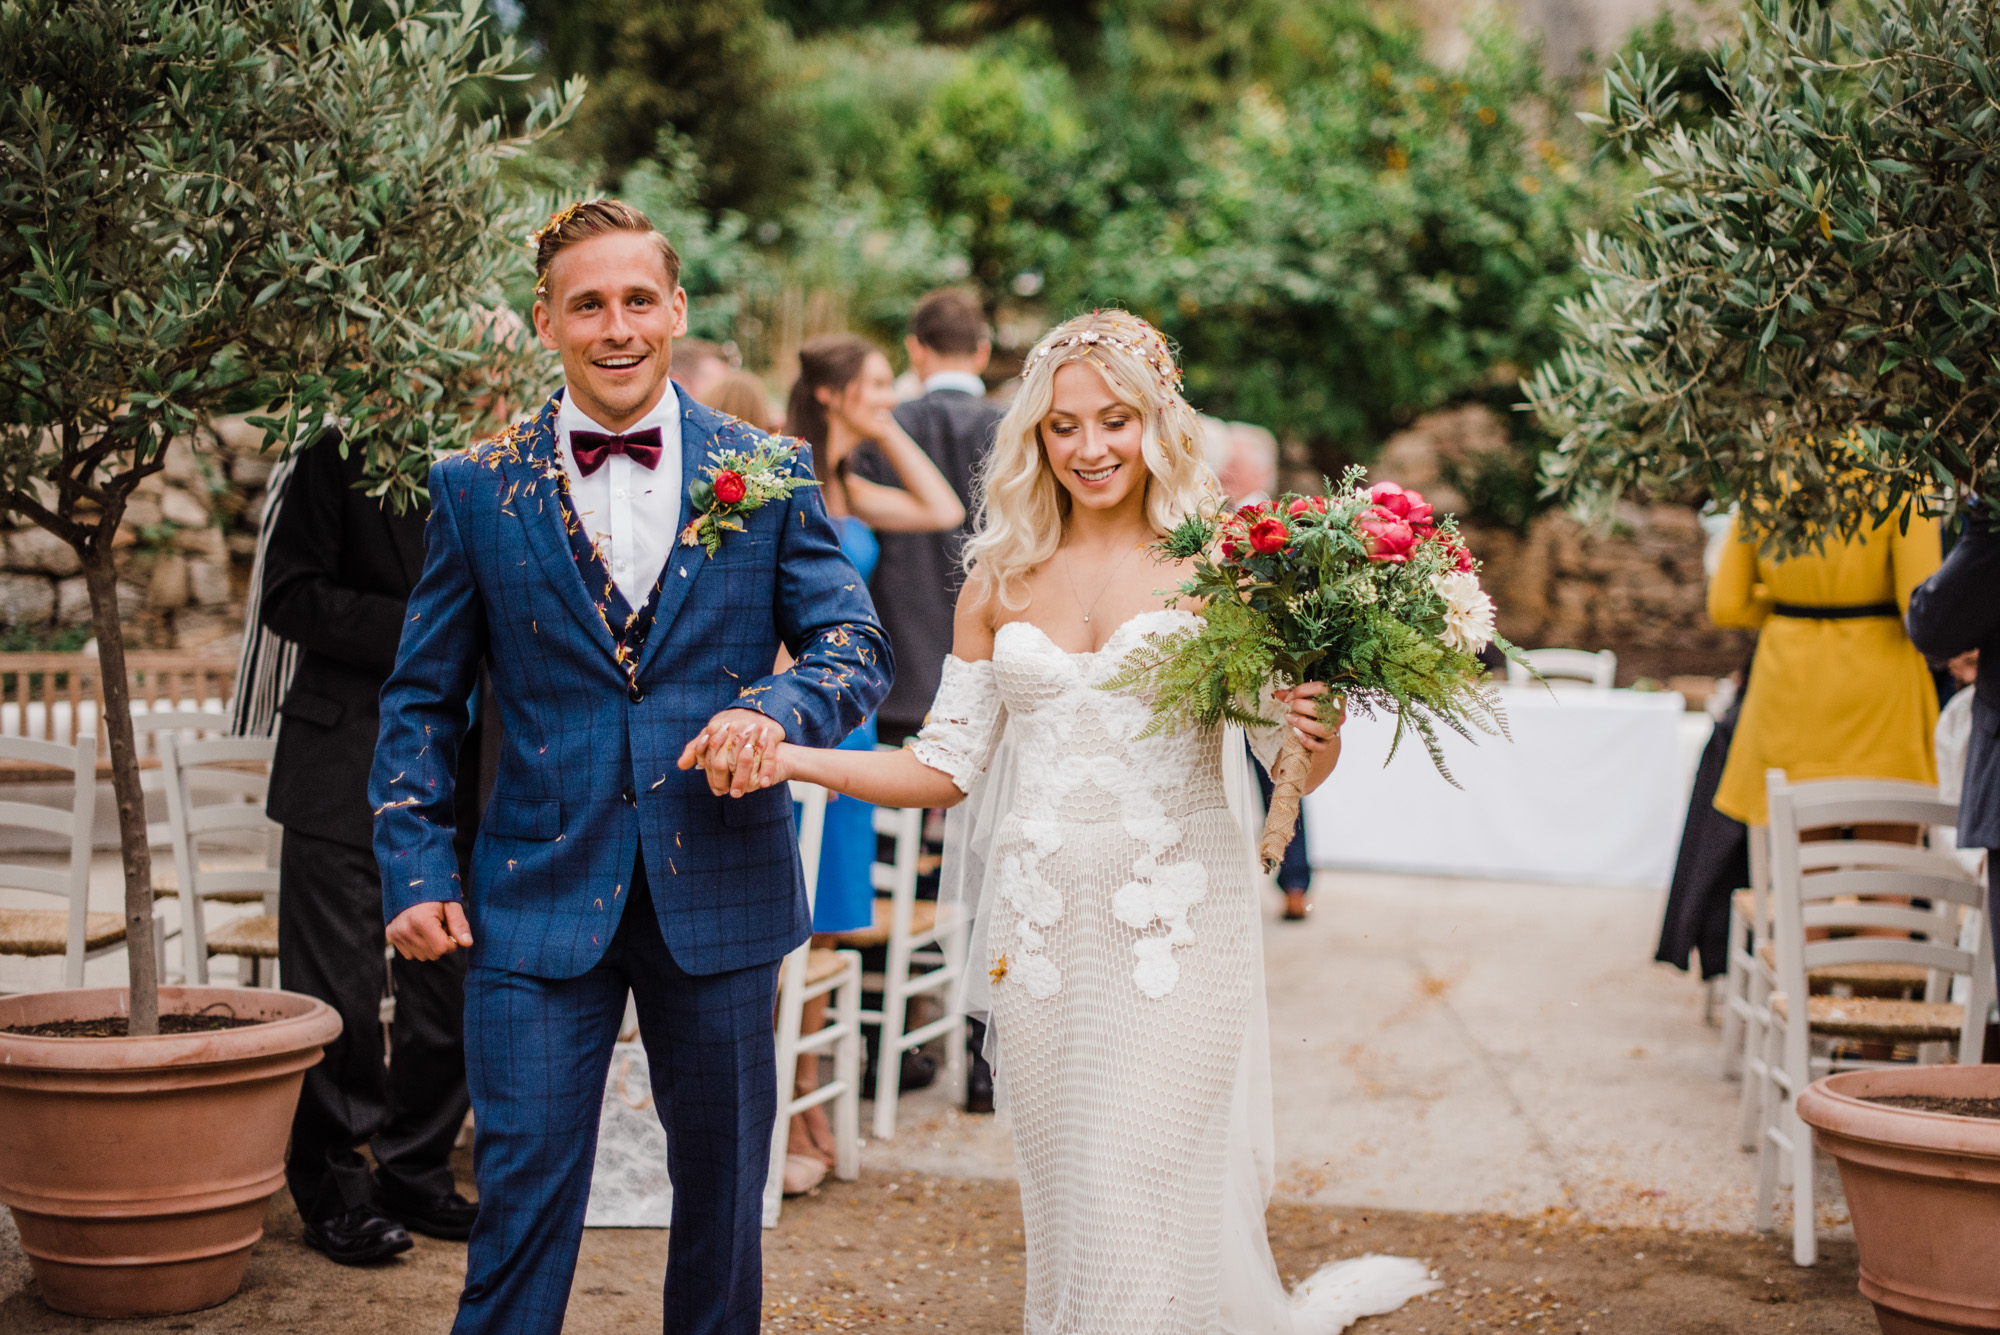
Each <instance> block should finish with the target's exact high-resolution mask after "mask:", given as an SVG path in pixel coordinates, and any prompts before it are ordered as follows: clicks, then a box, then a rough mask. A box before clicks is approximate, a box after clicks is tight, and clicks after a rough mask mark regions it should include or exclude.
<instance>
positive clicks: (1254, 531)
mask: <svg viewBox="0 0 2000 1335" xmlns="http://www.w3.org/2000/svg"><path fill="white" fill-rule="evenodd" d="M1291 540H1292V535H1291V533H1290V532H1289V531H1288V530H1287V529H1286V528H1285V521H1284V520H1282V519H1280V518H1278V517H1277V516H1276V515H1266V516H1265V517H1264V518H1262V519H1260V520H1258V521H1257V522H1256V523H1255V524H1252V525H1251V526H1250V545H1251V546H1252V547H1254V548H1256V549H1257V550H1258V551H1260V552H1262V553H1263V554H1264V555H1266V556H1270V555H1271V554H1273V553H1274V552H1282V551H1284V550H1285V544H1286V543H1288V542H1290V541H1291Z"/></svg>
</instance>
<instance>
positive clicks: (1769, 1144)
mask: <svg viewBox="0 0 2000 1335" xmlns="http://www.w3.org/2000/svg"><path fill="white" fill-rule="evenodd" d="M1772 1032H1773V1033H1774V1034H1775V1032H1776V1026H1773V1027H1772ZM1776 1046H1777V1044H1776V1042H1775V1041H1774V1040H1772V1039H1771V1038H1769V1037H1767V1038H1766V1040H1765V1043H1764V1054H1763V1060H1762V1062H1761V1065H1762V1067H1763V1069H1762V1071H1761V1072H1759V1073H1756V1074H1755V1075H1754V1076H1753V1073H1752V1072H1751V1070H1750V1068H1749V1067H1747V1066H1746V1067H1745V1069H1744V1073H1743V1079H1744V1088H1745V1089H1746V1090H1748V1089H1749V1087H1750V1083H1751V1081H1752V1080H1753V1079H1754V1080H1755V1083H1756V1086H1757V1090H1756V1093H1757V1104H1756V1106H1757V1110H1758V1114H1759V1116H1758V1118H1757V1216H1756V1225H1757V1231H1758V1232H1759V1233H1769V1232H1770V1231H1771V1224H1772V1215H1773V1212H1774V1210H1775V1208H1776V1205H1777V1199H1778V1158H1779V1153H1778V1144H1777V1142H1776V1141H1774V1140H1773V1139H1772V1138H1771V1134H1770V1131H1769V1129H1768V1128H1769V1127H1770V1125H1771V1123H1770V1120H1769V1118H1768V1117H1767V1116H1766V1115H1765V1112H1766V1110H1767V1109H1769V1108H1770V1106H1771V1104H1772V1102H1773V1101H1774V1100H1775V1099H1776V1097H1777V1095H1778V1090H1777V1081H1776V1080H1775V1079H1773V1078H1772V1075H1771V1072H1772V1071H1773V1070H1774V1066H1773V1063H1774V1062H1775V1060H1776V1054H1775V1053H1774V1052H1773V1051H1772V1049H1773V1048H1774V1047H1776Z"/></svg>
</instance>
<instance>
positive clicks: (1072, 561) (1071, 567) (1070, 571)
mask: <svg viewBox="0 0 2000 1335" xmlns="http://www.w3.org/2000/svg"><path fill="white" fill-rule="evenodd" d="M1137 550H1138V548H1136V547H1128V548H1126V549H1125V555H1123V556H1121V557H1119V558H1118V564H1117V565H1115V566H1112V567H1111V573H1110V574H1109V575H1106V576H1105V577H1104V587H1103V588H1101V589H1099V590H1098V591H1097V596H1096V597H1095V598H1093V599H1091V600H1090V606H1089V607H1083V594H1081V593H1080V592H1078V591H1077V587H1076V558H1075V557H1074V556H1072V555H1070V553H1068V552H1064V553H1063V573H1064V574H1066V575H1068V576H1069V595H1070V597H1072V598H1074V599H1076V605H1077V606H1078V607H1083V624H1084V625H1086V626H1087V625H1089V624H1090V614H1091V613H1092V612H1095V611H1096V610H1097V605H1098V604H1099V603H1101V602H1103V601H1104V595H1105V594H1106V593H1109V592H1110V591H1111V581H1112V580H1114V579H1117V578H1118V572H1119V571H1121V570H1123V569H1124V568H1125V563H1126V562H1127V561H1129V560H1131V559H1132V553H1133V552H1135V551H1137Z"/></svg>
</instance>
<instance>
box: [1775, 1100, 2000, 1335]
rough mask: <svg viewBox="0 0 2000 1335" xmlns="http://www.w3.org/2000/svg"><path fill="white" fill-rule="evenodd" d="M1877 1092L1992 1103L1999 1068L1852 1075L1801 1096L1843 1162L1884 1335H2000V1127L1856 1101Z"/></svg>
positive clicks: (1864, 1288)
mask: <svg viewBox="0 0 2000 1335" xmlns="http://www.w3.org/2000/svg"><path fill="white" fill-rule="evenodd" d="M1883 1095H1929V1096H1931V1097H1934V1098H1957V1099H1990V1098H2000V1066H1906V1067H1898V1068H1885V1069H1882V1070H1874V1071H1848V1072H1846V1073H1844V1074H1841V1075H1834V1076H1828V1077H1826V1078H1825V1079H1823V1080H1817V1081H1814V1082H1813V1084H1812V1085H1811V1087H1809V1088H1808V1089H1807V1090H1806V1091H1805V1093H1804V1094H1802V1095H1800V1096H1799V1116H1800V1117H1802V1118H1804V1119H1805V1121H1806V1123H1807V1124H1808V1125H1809V1126H1811V1127H1812V1128H1813V1129H1814V1130H1813V1139H1814V1141H1815V1142H1816V1143H1817V1144H1818V1145H1819V1147H1820V1148H1821V1149H1822V1150H1825V1151H1826V1152H1827V1153H1828V1154H1830V1155H1832V1156H1833V1157H1834V1159H1835V1160H1836V1161H1838V1163H1839V1164H1840V1185H1841V1187H1842V1188H1843V1189H1844V1190H1845V1191H1846V1193H1847V1208H1848V1211H1849V1213H1851V1214H1852V1215H1853V1217H1854V1241H1855V1244H1856V1247H1857V1248H1858V1249H1859V1251H1860V1253H1861V1292H1862V1294H1863V1295H1864V1296H1866V1297H1867V1298H1868V1299H1869V1301H1871V1302H1873V1303H1874V1304H1875V1316H1876V1319H1877V1320H1878V1321H1880V1322H1881V1325H1882V1330H1883V1335H1919V1333H1920V1332H1921V1333H1922V1335H1942V1333H1944V1332H1950V1333H1951V1335H1958V1333H1959V1332H1967V1331H1983V1330H2000V1121H1995V1120H1991V1119H1987V1118H1981V1117H1953V1116H1949V1115H1946V1114H1944V1113H1934V1112H1918V1111H1915V1110H1914V1109H1909V1108H1892V1107H1890V1106H1888V1105H1887V1104H1882V1103H1868V1102H1864V1101H1863V1100H1864V1098H1866V1097H1871V1096H1872V1097H1880V1096H1883Z"/></svg>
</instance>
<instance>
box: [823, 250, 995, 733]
mask: <svg viewBox="0 0 2000 1335" xmlns="http://www.w3.org/2000/svg"><path fill="white" fill-rule="evenodd" d="M903 347H904V349H905V350H906V351H907V352H908V353H909V356H910V369H911V370H912V371H913V372H915V373H916V375H917V376H918V377H919V378H921V379H922V381H923V386H924V392H923V394H922V395H921V396H920V397H918V398H914V399H911V400H909V401H908V402H906V403H902V404H900V405H898V406H897V408H896V410H895V418H896V424H897V425H898V426H899V427H901V428H902V429H903V430H904V431H905V432H907V433H908V435H909V437H910V439H912V440H914V441H916V443H917V446H918V448H919V449H921V450H922V451H923V452H924V455H925V456H926V457H927V458H929V460H930V461H931V463H932V464H934V465H935V466H936V467H937V470H938V471H939V472H940V473H942V474H943V475H944V478H945V480H946V481H947V482H949V483H950V484H951V489H952V491H953V493H954V494H955V495H956V496H957V497H958V500H959V502H960V504H961V505H963V506H964V507H966V508H967V509H968V510H969V509H970V508H971V504H972V485H973V479H974V478H976V477H977V476H978V475H979V466H980V464H981V463H983V462H984V461H985V458H986V451H987V450H989V449H990V448H992V445H993V428H994V427H995V426H997V425H998V424H999V421H1000V416H1001V413H1002V412H1003V411H1004V410H1003V409H1002V408H1001V406H1000V405H999V404H997V403H992V402H989V401H988V400H987V398H986V382H985V381H983V380H981V379H980V378H979V375H980V372H982V371H984V370H985V369H986V363H987V361H988V360H989V359H990V358H991V357H992V355H993V343H992V339H991V337H990V335H989V334H988V332H987V328H986V312H985V311H984V309H982V308H981V306H980V304H979V299H978V298H977V297H975V296H973V295H972V294H971V293H970V292H967V291H965V290H963V289H961V288H955V287H950V288H944V289H941V290H939V291H936V292H932V293H929V294H928V295H926V296H925V297H924V298H923V299H922V300H920V301H918V302H917V304H916V306H915V307H914V308H913V309H912V310H911V311H910V332H909V336H908V337H907V338H905V339H904V340H903ZM854 471H855V473H856V474H857V475H859V476H861V477H866V478H869V479H871V480H873V481H876V482H880V483H884V484H888V485H898V484H897V479H896V473H895V468H894V467H893V465H892V464H891V462H890V460H889V459H888V458H887V457H886V456H885V454H884V453H883V452H882V451H881V450H880V449H877V448H876V447H874V446H873V445H869V446H865V447H864V448H863V449H862V450H861V451H860V453H859V454H858V455H857V456H856V458H855V461H854ZM971 531H972V530H971V526H970V524H969V523H967V522H966V521H963V520H961V521H960V522H959V523H958V524H956V525H954V526H953V527H951V528H948V529H943V530H936V531H931V532H904V533H884V534H883V535H882V560H881V563H880V564H879V565H877V566H876V568H875V578H874V579H873V580H872V581H871V582H870V583H869V586H868V587H869V589H870V591H871V592H872V593H874V595H875V608H876V611H877V612H879V613H880V614H881V617H882V627H883V629H884V630H886V631H888V632H889V643H890V644H892V645H893V646H895V650H896V684H895V685H894V686H892V687H891V688H890V690H889V698H888V699H887V700H885V701H883V702H882V709H881V712H880V718H881V721H882V722H881V727H882V735H883V738H884V739H885V740H888V741H892V742H900V741H902V740H904V739H905V738H907V737H911V736H914V735H915V734H916V731H917V729H919V728H921V727H922V726H923V724H924V715H925V714H926V713H927V712H928V711H929V710H930V707H931V697H933V696H935V695H936V694H937V687H938V675H939V673H940V672H941V671H942V670H943V667H944V659H945V655H946V654H948V653H950V652H951V625H952V620H951V619H952V609H953V608H954V607H955V606H956V604H957V601H958V588H959V585H960V584H961V583H963V582H964V578H965V574H964V571H962V570H961V569H960V568H959V555H958V554H959V550H960V548H961V547H962V546H963V545H964V543H965V539H966V536H967V535H968V534H969V533H970V532H971Z"/></svg>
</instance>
